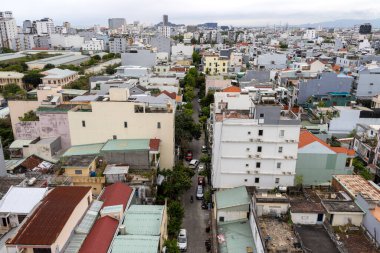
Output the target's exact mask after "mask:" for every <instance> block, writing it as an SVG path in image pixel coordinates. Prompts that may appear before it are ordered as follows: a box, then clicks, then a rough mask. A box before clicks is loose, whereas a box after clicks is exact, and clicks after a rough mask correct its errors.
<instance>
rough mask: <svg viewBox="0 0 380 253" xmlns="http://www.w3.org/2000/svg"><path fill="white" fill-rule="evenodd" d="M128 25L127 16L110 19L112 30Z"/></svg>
mask: <svg viewBox="0 0 380 253" xmlns="http://www.w3.org/2000/svg"><path fill="white" fill-rule="evenodd" d="M126 25H127V21H126V20H125V18H110V19H108V27H109V29H111V30H115V29H119V28H122V27H123V26H124V27H125V26H126Z"/></svg>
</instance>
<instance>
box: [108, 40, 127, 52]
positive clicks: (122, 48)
mask: <svg viewBox="0 0 380 253" xmlns="http://www.w3.org/2000/svg"><path fill="white" fill-rule="evenodd" d="M127 46H128V39H127V38H124V37H113V38H111V39H110V41H109V47H110V53H114V54H117V53H119V54H120V53H124V52H126V51H127Z"/></svg>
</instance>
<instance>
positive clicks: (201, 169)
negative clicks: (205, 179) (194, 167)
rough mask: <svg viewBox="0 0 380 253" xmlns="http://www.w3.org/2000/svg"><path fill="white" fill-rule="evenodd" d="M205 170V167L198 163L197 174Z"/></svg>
mask: <svg viewBox="0 0 380 253" xmlns="http://www.w3.org/2000/svg"><path fill="white" fill-rule="evenodd" d="M204 169H205V165H204V164H203V163H200V164H199V165H198V172H201V171H203V170H204Z"/></svg>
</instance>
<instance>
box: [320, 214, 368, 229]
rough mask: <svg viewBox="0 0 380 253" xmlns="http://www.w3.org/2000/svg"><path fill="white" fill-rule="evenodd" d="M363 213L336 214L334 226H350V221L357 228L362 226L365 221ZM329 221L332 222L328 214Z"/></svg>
mask: <svg viewBox="0 0 380 253" xmlns="http://www.w3.org/2000/svg"><path fill="white" fill-rule="evenodd" d="M363 215H364V214H363V213H334V217H333V222H332V224H331V225H332V226H344V225H347V224H349V220H351V224H352V225H355V226H360V225H361V223H362V220H363ZM326 217H327V219H328V220H330V215H329V214H327V216H326Z"/></svg>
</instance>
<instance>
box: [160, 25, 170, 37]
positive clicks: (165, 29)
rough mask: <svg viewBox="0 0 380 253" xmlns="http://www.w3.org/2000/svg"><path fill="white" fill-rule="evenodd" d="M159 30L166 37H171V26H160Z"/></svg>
mask: <svg viewBox="0 0 380 253" xmlns="http://www.w3.org/2000/svg"><path fill="white" fill-rule="evenodd" d="M158 32H159V33H161V34H162V35H163V36H164V37H166V38H170V33H171V28H170V26H159V27H158Z"/></svg>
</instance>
